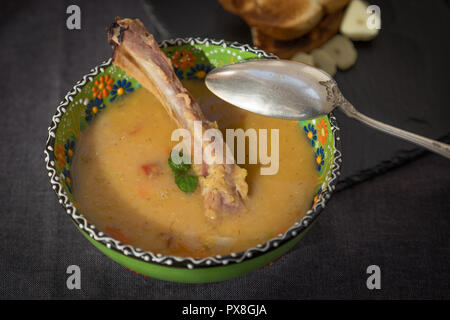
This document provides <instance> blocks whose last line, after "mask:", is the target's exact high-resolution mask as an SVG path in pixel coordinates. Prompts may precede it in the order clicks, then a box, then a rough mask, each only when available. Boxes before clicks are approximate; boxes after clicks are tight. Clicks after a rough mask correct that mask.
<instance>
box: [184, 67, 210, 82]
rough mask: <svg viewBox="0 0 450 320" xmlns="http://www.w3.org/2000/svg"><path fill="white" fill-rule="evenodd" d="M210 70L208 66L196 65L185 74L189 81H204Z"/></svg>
mask: <svg viewBox="0 0 450 320" xmlns="http://www.w3.org/2000/svg"><path fill="white" fill-rule="evenodd" d="M211 70H212V67H211V65H209V64H204V63H202V64H196V65H195V66H194V67H191V70H190V71H189V72H188V73H187V74H186V76H187V78H188V79H189V80H191V79H200V80H203V79H205V77H206V75H207V74H208V72H210V71H211Z"/></svg>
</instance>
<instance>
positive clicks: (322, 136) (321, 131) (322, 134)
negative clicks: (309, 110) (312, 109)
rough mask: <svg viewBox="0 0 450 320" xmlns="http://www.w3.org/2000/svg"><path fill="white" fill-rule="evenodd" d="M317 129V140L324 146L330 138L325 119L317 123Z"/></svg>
mask: <svg viewBox="0 0 450 320" xmlns="http://www.w3.org/2000/svg"><path fill="white" fill-rule="evenodd" d="M316 128H317V138H318V140H319V142H320V144H321V145H323V146H324V145H326V144H327V138H328V126H327V122H326V121H325V119H319V121H317V125H316Z"/></svg>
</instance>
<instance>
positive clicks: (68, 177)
mask: <svg viewBox="0 0 450 320" xmlns="http://www.w3.org/2000/svg"><path fill="white" fill-rule="evenodd" d="M62 176H63V180H64V183H65V185H66V187H67V190H69V192H72V176H71V175H70V171H69V170H67V169H63V171H62Z"/></svg>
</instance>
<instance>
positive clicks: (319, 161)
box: [315, 147, 325, 171]
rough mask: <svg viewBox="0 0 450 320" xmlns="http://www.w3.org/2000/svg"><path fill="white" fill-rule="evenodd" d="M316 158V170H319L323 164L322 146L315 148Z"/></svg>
mask: <svg viewBox="0 0 450 320" xmlns="http://www.w3.org/2000/svg"><path fill="white" fill-rule="evenodd" d="M315 158H316V164H317V170H319V171H321V170H322V168H323V165H324V164H325V151H324V150H323V147H320V148H317V150H316V153H315Z"/></svg>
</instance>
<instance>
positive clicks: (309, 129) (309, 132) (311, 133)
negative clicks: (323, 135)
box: [303, 123, 317, 147]
mask: <svg viewBox="0 0 450 320" xmlns="http://www.w3.org/2000/svg"><path fill="white" fill-rule="evenodd" d="M303 129H304V130H305V133H306V137H307V138H308V139H309V140H310V141H311V144H312V146H313V147H314V146H315V145H316V141H317V130H316V129H315V128H314V125H312V124H311V123H308V124H307V125H306V126H303Z"/></svg>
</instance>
